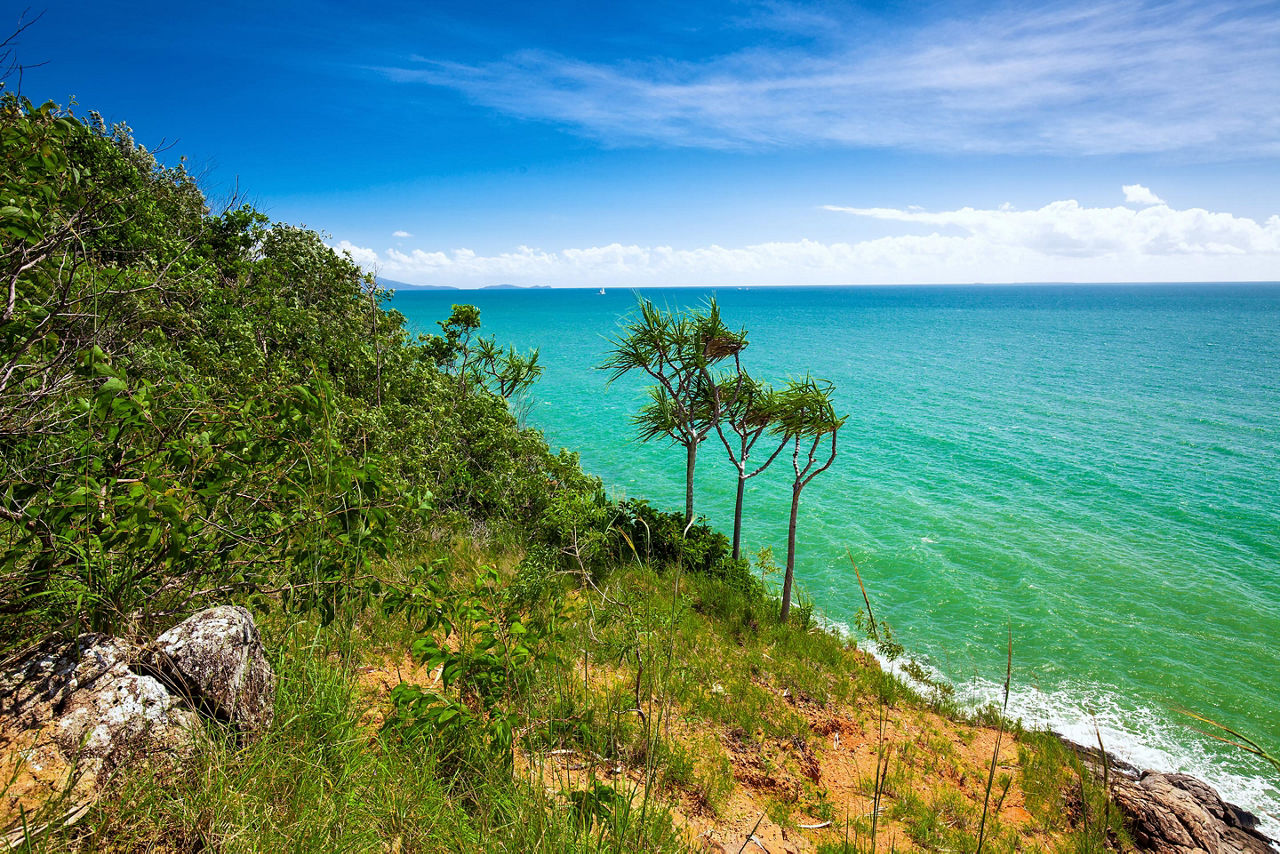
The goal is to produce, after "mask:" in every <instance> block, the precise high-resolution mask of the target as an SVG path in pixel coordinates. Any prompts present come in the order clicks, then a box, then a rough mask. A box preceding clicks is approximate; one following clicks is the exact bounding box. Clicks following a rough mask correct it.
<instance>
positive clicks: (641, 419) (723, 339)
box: [600, 297, 747, 526]
mask: <svg viewBox="0 0 1280 854" xmlns="http://www.w3.org/2000/svg"><path fill="white" fill-rule="evenodd" d="M638 308H639V316H638V317H636V318H634V319H632V320H630V321H629V322H627V323H626V324H625V325H623V327H622V331H621V332H620V333H619V334H618V335H617V336H616V337H615V338H613V339H611V340H610V342H609V343H610V345H611V350H610V353H609V356H608V358H607V359H606V360H605V361H604V363H603V364H602V365H600V368H601V369H602V370H606V371H608V372H609V382H613V381H615V380H618V379H620V378H622V377H623V376H625V375H627V374H629V373H631V372H632V371H636V370H639V371H643V372H644V373H646V374H648V375H649V377H651V378H652V379H653V380H654V381H655V382H656V385H654V386H652V387H651V388H650V391H649V395H650V401H649V403H647V404H646V405H645V406H644V407H643V408H642V409H641V411H640V413H639V414H638V415H637V416H635V419H634V421H635V423H636V426H637V427H638V428H639V430H640V436H641V438H642V439H644V440H646V441H647V440H649V439H655V438H660V437H666V438H669V439H670V440H671V441H672V442H674V443H676V444H678V445H681V446H682V447H684V449H685V496H684V523H685V525H686V526H687V525H689V523H691V522H692V521H693V472H694V468H695V466H696V463H697V458H698V446H699V445H700V444H701V443H702V441H703V440H704V439H705V438H706V437H707V433H709V432H710V431H711V429H712V422H711V419H710V417H709V415H710V411H709V410H708V408H707V405H706V402H707V399H708V395H707V391H706V387H705V384H706V383H707V382H708V379H707V369H708V368H709V367H710V366H712V365H715V364H717V363H719V362H721V361H723V360H725V359H727V358H729V357H730V356H733V355H734V354H736V353H738V352H739V351H741V350H742V348H744V347H746V346H747V338H746V333H745V332H742V331H739V332H734V331H732V330H730V329H729V328H728V327H726V326H725V325H724V323H723V322H722V321H721V319H720V308H719V306H718V305H716V301H715V300H714V299H711V300H709V301H708V302H707V305H706V307H705V308H703V309H700V310H690V311H675V310H663V309H660V308H658V307H657V306H655V305H654V304H653V303H652V302H651V301H650V300H647V299H645V298H644V297H641V298H640V300H639V305H638Z"/></svg>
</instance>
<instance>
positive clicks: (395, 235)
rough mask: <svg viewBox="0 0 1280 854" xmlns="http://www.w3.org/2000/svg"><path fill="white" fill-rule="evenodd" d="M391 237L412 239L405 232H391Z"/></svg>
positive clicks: (410, 235)
mask: <svg viewBox="0 0 1280 854" xmlns="http://www.w3.org/2000/svg"><path fill="white" fill-rule="evenodd" d="M391 236H392V237H413V235H412V234H410V233H409V232H407V231H393V232H391Z"/></svg>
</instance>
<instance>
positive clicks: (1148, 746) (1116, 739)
mask: <svg viewBox="0 0 1280 854" xmlns="http://www.w3.org/2000/svg"><path fill="white" fill-rule="evenodd" d="M814 617H815V619H817V621H818V624H819V625H820V626H822V627H823V628H824V629H826V630H828V631H833V632H835V633H836V634H838V635H840V636H841V637H843V638H845V639H847V640H852V641H854V642H855V643H856V645H857V647H858V648H859V649H860V650H862V651H863V652H865V653H867V654H868V655H870V656H871V657H872V658H874V659H875V661H876V662H877V663H878V664H879V665H880V667H881V669H883V670H885V671H886V672H888V673H891V674H893V675H894V676H896V677H897V678H898V679H901V680H902V681H903V682H904V683H906V684H907V685H908V686H910V687H911V688H912V689H913V690H915V691H917V692H919V693H920V694H921V695H922V696H926V697H927V696H930V694H931V693H935V692H937V691H938V690H939V689H938V685H947V686H950V687H951V688H953V689H955V693H954V695H953V697H954V699H955V701H956V703H957V705H958V706H959V707H960V708H962V709H965V710H967V711H973V712H976V711H978V710H980V709H982V708H984V707H987V706H989V705H990V704H992V703H995V704H997V705H999V699H1000V696H1001V693H1002V691H1003V686H1002V685H997V684H995V683H993V682H990V681H989V680H986V679H983V678H981V677H979V678H978V679H976V680H972V679H971V680H965V682H963V683H958V682H955V681H954V680H952V679H951V678H950V677H949V676H948V675H947V674H945V673H943V672H942V671H941V670H939V669H938V668H937V667H936V666H934V665H933V664H931V663H929V662H928V661H921V660H920V659H919V658H915V657H913V656H912V654H911V652H910V651H909V650H908V651H906V652H904V653H903V654H902V655H901V656H900V657H899V658H898V659H896V660H894V661H890V660H888V659H887V658H886V657H885V656H884V655H883V654H882V653H881V652H880V651H879V650H878V649H877V648H876V645H875V643H874V642H873V641H870V640H867V639H860V638H858V637H856V635H855V634H854V633H853V632H852V631H851V630H850V628H849V626H848V624H846V623H843V622H840V621H836V620H831V619H830V618H829V617H827V616H826V615H825V614H820V613H817V612H815V614H814ZM906 662H914V663H915V664H916V665H917V666H919V667H920V668H922V669H923V670H924V671H925V673H926V674H927V677H928V679H929V680H930V681H931V682H933V683H934V684H930V681H922V680H921V679H919V678H917V677H915V676H913V675H912V674H911V673H910V672H909V671H908V670H906V669H905V666H904V665H905V664H906ZM1096 687H1098V688H1099V690H1100V693H1101V695H1102V697H1105V698H1109V699H1114V698H1118V697H1120V696H1123V695H1122V694H1121V693H1120V692H1119V691H1118V690H1116V689H1114V688H1111V689H1109V690H1108V689H1107V688H1105V687H1103V686H1096ZM966 688H967V690H965V689H966ZM1063 694H1068V695H1069V694H1070V691H1069V689H1063V690H1059V691H1052V692H1047V691H1043V690H1040V689H1039V688H1034V687H1022V688H1019V687H1018V686H1017V685H1016V684H1015V685H1014V686H1013V688H1012V689H1011V691H1010V699H1009V709H1008V712H1007V714H1006V717H1007V718H1008V719H1009V720H1012V721H1017V722H1018V723H1019V724H1020V725H1023V726H1025V727H1026V728H1027V729H1031V730H1038V731H1043V732H1046V733H1048V734H1050V735H1052V736H1053V737H1055V738H1057V739H1058V740H1059V741H1060V742H1062V743H1063V744H1064V745H1065V746H1066V747H1068V748H1070V749H1071V750H1072V751H1074V752H1075V753H1077V754H1080V755H1081V756H1082V757H1089V756H1092V757H1094V758H1095V761H1096V757H1097V756H1098V755H1099V753H1100V752H1101V750H1103V749H1105V752H1106V755H1107V762H1108V766H1109V767H1110V768H1111V769H1112V770H1119V771H1121V772H1122V773H1124V774H1125V775H1126V776H1127V777H1129V778H1130V779H1132V780H1135V781H1136V780H1137V779H1138V778H1140V777H1141V776H1142V774H1144V773H1147V772H1152V773H1157V774H1172V775H1186V776H1188V777H1193V778H1195V779H1196V780H1198V781H1200V782H1202V783H1203V784H1205V785H1206V786H1209V787H1211V788H1212V789H1213V790H1214V791H1215V792H1216V793H1217V794H1218V795H1219V796H1220V797H1221V798H1222V800H1223V801H1224V802H1226V803H1227V804H1229V805H1230V806H1232V807H1234V808H1235V809H1237V810H1239V811H1241V812H1243V813H1245V814H1247V815H1248V816H1251V817H1253V818H1254V819H1255V820H1256V822H1257V823H1256V828H1255V832H1256V833H1257V834H1258V835H1259V836H1262V837H1264V838H1265V839H1266V841H1267V843H1268V844H1269V845H1270V847H1271V849H1272V850H1274V851H1275V852H1277V854H1280V782H1277V781H1275V780H1273V779H1271V778H1268V777H1267V776H1266V771H1265V769H1259V773H1258V775H1256V776H1253V775H1245V774H1242V773H1238V772H1234V771H1232V770H1229V769H1225V768H1222V767H1221V760H1220V759H1217V760H1216V757H1215V756H1214V755H1213V754H1210V753H1208V752H1206V751H1203V750H1201V749H1198V746H1197V745H1194V744H1188V743H1186V742H1184V741H1181V740H1179V739H1176V738H1174V737H1173V736H1174V734H1175V733H1176V732H1177V730H1176V729H1175V728H1174V727H1172V726H1170V725H1169V724H1168V723H1167V722H1166V721H1164V720H1163V719H1162V718H1161V717H1160V716H1159V714H1158V711H1157V710H1154V709H1144V710H1143V711H1142V712H1140V713H1138V714H1137V715H1135V714H1134V713H1132V712H1129V713H1126V712H1125V711H1124V710H1123V709H1120V708H1118V707H1115V708H1111V709H1108V710H1107V712H1108V714H1106V715H1104V716H1103V718H1102V719H1099V717H1098V714H1097V712H1093V713H1090V712H1089V711H1087V709H1086V706H1087V705H1088V702H1087V701H1080V700H1076V701H1072V700H1071V699H1069V698H1068V697H1063V696H1062V695H1063ZM1031 698H1034V700H1035V701H1034V702H1029V700H1030V699H1031ZM1121 716H1126V717H1127V718H1128V719H1130V720H1132V719H1134V718H1135V717H1137V718H1138V719H1139V720H1142V719H1145V720H1147V722H1148V726H1146V727H1141V726H1137V727H1123V726H1121V721H1120V718H1121ZM1091 732H1092V733H1094V734H1095V735H1100V736H1101V739H1102V744H1103V748H1101V749H1100V748H1099V746H1098V741H1097V739H1096V737H1091V736H1090V735H1089V733H1091ZM1186 732H1188V733H1190V732H1196V730H1195V729H1194V728H1192V727H1187V728H1186ZM1153 734H1155V735H1156V737H1154V738H1153V737H1152V736H1153ZM1161 735H1164V737H1163V738H1162V737H1159V736H1161ZM1215 760H1216V761H1215Z"/></svg>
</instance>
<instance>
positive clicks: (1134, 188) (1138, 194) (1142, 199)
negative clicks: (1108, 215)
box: [1120, 184, 1164, 205]
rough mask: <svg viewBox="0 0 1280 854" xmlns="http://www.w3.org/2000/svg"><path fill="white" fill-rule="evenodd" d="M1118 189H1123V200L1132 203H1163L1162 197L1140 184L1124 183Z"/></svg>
mask: <svg viewBox="0 0 1280 854" xmlns="http://www.w3.org/2000/svg"><path fill="white" fill-rule="evenodd" d="M1120 189H1122V190H1124V200H1125V201H1126V202H1128V203H1130V204H1133V205H1163V204H1164V199H1162V198H1160V197H1159V196H1157V195H1156V194H1155V193H1153V192H1151V190H1150V189H1149V188H1147V187H1144V186H1142V185H1141V184H1125V185H1124V186H1123V187H1121V188H1120Z"/></svg>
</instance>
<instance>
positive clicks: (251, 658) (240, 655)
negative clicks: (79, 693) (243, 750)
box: [149, 605, 276, 738]
mask: <svg viewBox="0 0 1280 854" xmlns="http://www.w3.org/2000/svg"><path fill="white" fill-rule="evenodd" d="M149 661H150V663H151V664H152V665H153V666H154V667H155V668H156V670H157V671H158V672H159V673H160V674H161V676H162V677H163V678H164V679H165V680H166V681H167V682H168V683H169V684H170V685H171V686H172V687H173V688H174V690H175V691H176V692H177V693H179V694H181V695H182V696H184V697H186V698H188V699H189V700H191V702H192V704H193V705H195V706H196V707H197V708H199V709H201V710H203V711H206V712H207V713H209V714H210V715H212V716H213V717H216V718H219V719H221V720H225V721H230V722H231V723H234V724H235V725H236V726H237V727H238V728H239V729H240V731H241V733H243V734H245V735H247V736H249V737H255V738H256V737H257V736H259V735H261V734H262V732H264V731H265V730H266V729H267V727H269V726H270V725H271V719H272V717H273V716H274V715H275V702H276V676H275V673H274V672H273V671H272V669H271V665H270V664H268V663H267V659H266V655H265V654H264V652H263V649H262V638H261V637H260V636H259V635H258V627H257V625H256V624H254V622H253V617H252V616H251V615H250V614H249V612H248V611H246V610H245V609H244V608H241V607H239V606H238V605H222V606H219V607H217V608H210V609H208V610H206V611H201V612H200V613H198V614H196V615H195V616H193V617H191V618H190V619H187V620H185V621H184V622H181V623H179V624H178V625H176V626H174V627H173V628H172V629H169V631H167V632H165V633H164V634H162V635H160V637H159V638H157V639H156V642H155V647H154V650H153V651H152V654H151V655H150V656H149Z"/></svg>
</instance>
